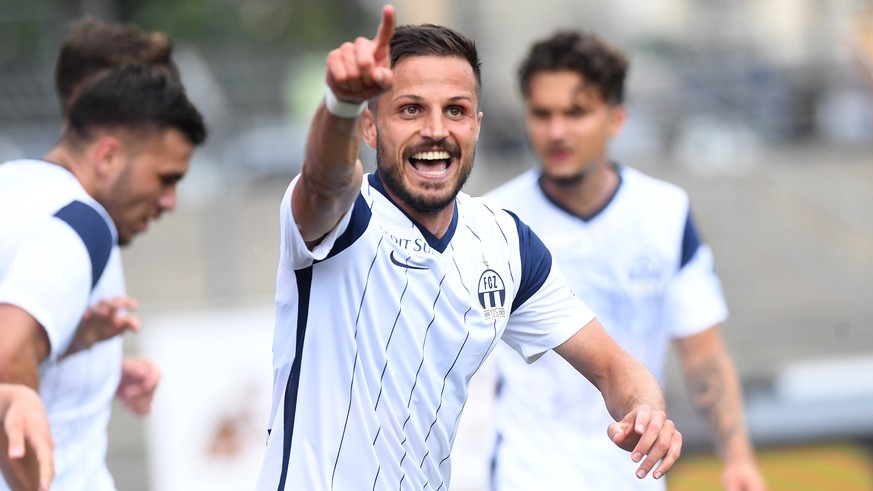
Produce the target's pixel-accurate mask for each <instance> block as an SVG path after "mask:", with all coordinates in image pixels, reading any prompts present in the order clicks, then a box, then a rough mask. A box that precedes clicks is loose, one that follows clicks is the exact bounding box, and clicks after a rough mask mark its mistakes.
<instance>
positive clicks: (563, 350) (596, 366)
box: [555, 319, 665, 421]
mask: <svg viewBox="0 0 873 491" xmlns="http://www.w3.org/2000/svg"><path fill="white" fill-rule="evenodd" d="M555 352H557V353H558V354H559V355H561V356H562V357H563V358H564V359H566V360H567V361H568V362H570V364H571V365H573V367H574V368H576V370H578V371H579V373H581V374H582V375H584V376H585V378H587V379H588V380H589V381H590V382H591V383H592V384H594V386H595V387H597V389H598V390H600V392H601V394H602V396H603V400H604V402H605V403H606V408H607V410H608V411H609V414H610V415H611V416H612V417H613V418H614V419H615V420H616V421H618V420H620V419H622V418H624V417H625V415H627V414H628V413H630V412H631V411H633V410H634V409H635V408H637V407H638V406H640V405H641V404H647V405H649V407H651V408H652V409H654V410H661V411H663V410H664V407H665V404H664V396H663V392H662V391H661V387H660V385H658V381H657V380H656V379H655V377H654V376H653V375H652V373H651V372H650V371H649V370H648V369H647V368H646V367H645V365H643V364H642V363H640V362H639V361H638V360H637V359H635V358H634V357H632V356H631V355H630V354H628V352H627V351H625V350H624V349H622V348H621V347H620V346H619V345H618V344H617V343H616V342H615V340H613V339H612V338H611V337H610V336H609V334H607V333H606V331H605V330H604V329H603V326H602V325H601V324H600V322H599V321H598V320H597V319H594V320H592V321H591V322H590V323H588V325H586V326H585V327H584V328H583V329H581V330H580V331H579V332H578V333H576V334H575V335H573V337H571V338H570V339H569V340H567V341H566V342H565V343H564V344H562V345H560V346H558V347H557V348H555Z"/></svg>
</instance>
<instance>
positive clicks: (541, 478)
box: [490, 32, 765, 491]
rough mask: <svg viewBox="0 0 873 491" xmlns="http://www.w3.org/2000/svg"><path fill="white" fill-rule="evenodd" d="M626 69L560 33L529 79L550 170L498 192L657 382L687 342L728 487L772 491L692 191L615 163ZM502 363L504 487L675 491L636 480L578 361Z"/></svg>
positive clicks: (537, 53) (581, 39) (531, 119)
mask: <svg viewBox="0 0 873 491" xmlns="http://www.w3.org/2000/svg"><path fill="white" fill-rule="evenodd" d="M626 70H627V62H626V60H625V58H624V56H623V55H622V54H621V53H619V52H618V51H617V50H616V49H614V48H612V47H611V46H608V45H606V44H605V43H603V42H602V41H601V40H600V39H598V38H597V37H595V36H592V35H589V34H582V33H577V32H559V33H557V34H555V35H554V36H553V37H551V38H549V39H546V40H544V41H541V42H538V43H536V44H534V46H533V47H532V48H531V50H530V52H529V54H528V55H527V57H526V58H525V60H524V61H523V63H522V65H521V69H520V71H519V78H520V85H521V92H522V95H523V96H524V98H525V102H526V106H527V135H528V138H529V140H530V144H531V147H532V148H533V151H534V153H535V154H536V156H537V158H538V159H539V162H540V168H539V169H534V170H530V171H528V172H527V173H525V174H523V175H521V176H519V177H517V178H515V179H513V180H512V181H510V182H508V183H506V184H504V185H503V186H501V187H499V188H498V189H496V190H495V191H493V192H492V193H490V196H491V197H493V198H495V199H496V200H497V201H498V202H499V203H500V205H501V206H503V207H505V208H506V209H508V210H510V211H512V212H514V213H516V214H517V215H518V216H519V217H520V218H521V219H522V220H529V221H530V222H529V223H531V227H532V228H533V229H534V231H535V232H536V233H537V235H539V236H540V237H541V238H542V239H543V242H544V243H545V244H546V245H547V246H548V247H549V249H550V250H551V251H552V253H553V254H554V257H555V260H556V262H557V263H558V264H559V265H560V266H561V268H562V270H563V271H564V272H565V273H566V274H567V280H568V282H569V283H570V286H571V287H572V289H573V291H574V292H575V293H576V294H577V295H579V296H580V297H581V298H584V299H586V301H587V302H589V305H591V306H592V308H593V309H594V310H595V311H596V312H597V313H598V317H599V318H600V320H601V321H602V322H603V325H604V326H605V328H606V330H607V331H608V332H609V334H610V335H611V336H612V337H613V338H614V339H615V340H616V342H618V344H620V345H621V346H622V347H623V348H624V349H626V350H627V351H628V352H630V353H631V354H632V355H633V356H634V357H636V358H637V359H639V360H641V361H642V362H643V363H644V364H645V365H646V366H647V367H648V368H649V369H650V370H652V372H653V373H655V374H657V376H658V377H659V378H660V377H662V372H663V367H664V358H665V355H666V352H667V348H668V342H669V341H670V340H671V339H673V340H675V342H676V345H677V348H678V353H679V356H680V358H681V361H682V367H683V370H684V373H685V377H686V379H687V382H688V385H689V388H690V391H691V395H692V397H693V398H694V401H695V403H696V404H697V406H698V407H699V408H700V410H701V411H702V412H703V413H704V415H705V416H706V418H707V419H708V421H709V423H710V425H711V426H712V429H713V431H714V433H715V436H716V438H717V441H718V443H719V448H720V450H721V453H722V455H723V457H724V460H725V467H724V472H723V479H722V480H723V484H724V486H725V489H728V490H737V491H739V490H745V491H760V490H762V489H764V488H765V485H764V482H763V479H762V477H761V474H760V472H759V470H758V468H757V465H756V463H755V457H754V453H753V451H752V447H751V445H750V443H749V438H748V435H747V433H746V430H745V426H744V423H743V411H742V404H741V396H740V387H739V383H738V380H737V375H736V373H735V371H734V368H733V365H732V363H731V360H730V358H729V356H728V354H727V352H726V350H725V347H724V344H723V342H722V340H721V337H720V335H719V328H718V324H719V323H720V322H722V321H723V320H724V319H725V318H726V316H727V309H726V306H725V302H724V298H723V297H722V293H721V286H720V283H719V280H718V278H717V277H716V275H715V272H714V269H713V260H712V253H711V251H710V249H709V248H708V247H707V246H706V245H705V244H704V243H702V242H701V241H700V237H699V235H698V234H697V231H696V229H695V226H694V222H693V221H692V219H691V215H690V212H689V205H688V196H687V195H686V194H685V192H684V191H682V190H681V189H679V188H677V187H676V186H673V185H671V184H667V183H665V182H662V181H658V180H655V179H653V178H651V177H648V176H646V175H644V174H642V173H640V172H638V171H636V170H634V169H632V168H629V167H625V166H622V165H619V164H617V163H614V162H612V161H610V158H609V154H608V147H609V142H610V140H611V139H612V138H613V137H614V136H615V135H616V134H618V132H619V131H620V129H621V127H622V124H623V123H624V120H625V109H624V107H623V106H622V99H623V87H624V78H625V72H626ZM519 196H524V199H522V200H520V199H518V197H519ZM495 358H496V367H497V374H498V377H499V381H498V384H499V387H500V390H499V393H498V395H497V400H496V402H495V409H496V413H497V414H496V429H497V438H496V442H497V443H496V446H495V453H494V459H493V463H492V464H493V465H492V470H493V473H492V478H493V483H492V485H493V489H496V490H500V491H510V490H531V489H549V490H551V491H569V490H578V489H609V490H610V491H620V490H631V489H633V490H638V489H664V483H663V482H658V481H653V480H651V479H647V480H645V481H638V480H636V479H634V478H633V477H632V475H631V473H630V471H631V470H632V469H629V465H628V464H629V463H628V462H627V460H626V458H625V456H624V455H623V453H622V452H620V451H617V450H618V449H616V448H615V447H614V445H612V444H611V443H610V442H609V441H608V440H607V439H606V438H604V436H603V432H602V430H601V428H602V425H604V424H607V423H608V422H609V421H611V416H610V412H608V411H607V410H606V408H604V407H603V404H602V402H601V401H600V395H599V394H598V393H597V391H596V390H595V389H594V388H593V387H590V386H586V385H584V384H580V383H579V376H578V374H577V373H576V371H575V370H573V368H572V367H571V366H569V365H567V364H566V363H565V362H564V361H563V360H561V359H560V358H559V357H557V356H554V355H553V354H551V353H547V354H545V355H544V356H543V357H542V359H541V360H539V361H538V362H537V363H535V364H533V365H531V366H527V365H526V364H524V363H521V362H520V360H519V359H518V357H517V356H514V354H513V353H511V352H510V350H509V349H507V348H505V347H501V348H498V350H497V353H496V354H495Z"/></svg>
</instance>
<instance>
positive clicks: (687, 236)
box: [679, 210, 700, 269]
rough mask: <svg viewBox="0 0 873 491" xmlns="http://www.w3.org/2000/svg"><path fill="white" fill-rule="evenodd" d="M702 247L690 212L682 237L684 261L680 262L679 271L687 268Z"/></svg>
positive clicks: (689, 211)
mask: <svg viewBox="0 0 873 491" xmlns="http://www.w3.org/2000/svg"><path fill="white" fill-rule="evenodd" d="M699 247H700V236H699V235H698V234H697V227H695V226H694V220H693V219H692V218H691V210H688V217H686V218H685V232H684V233H683V235H682V259H681V260H680V261H679V269H682V268H684V267H685V265H686V264H688V262H689V261H691V258H693V257H694V254H695V253H696V252H697V249H698V248H699Z"/></svg>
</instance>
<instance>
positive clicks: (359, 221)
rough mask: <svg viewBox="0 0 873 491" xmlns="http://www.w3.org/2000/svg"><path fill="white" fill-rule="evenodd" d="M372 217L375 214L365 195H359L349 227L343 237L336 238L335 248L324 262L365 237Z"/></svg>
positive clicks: (353, 207) (353, 206)
mask: <svg viewBox="0 0 873 491" xmlns="http://www.w3.org/2000/svg"><path fill="white" fill-rule="evenodd" d="M372 216H373V212H372V211H370V206H369V205H368V204H367V200H366V199H364V195H363V194H358V198H357V199H355V204H354V205H352V216H351V221H350V222H349V226H348V227H347V228H346V230H345V232H343V233H342V235H340V236H339V237H337V238H336V242H334V244H333V248H331V250H330V252H329V253H328V254H327V257H325V258H324V259H322V261H324V260H325V259H328V258H331V257H333V256H336V255H337V254H339V253H340V252H342V251H344V250H346V249H348V248H349V247H350V246H351V245H352V244H354V243H355V241H356V240H358V239H359V238H360V237H361V236H362V235H364V231H365V230H367V226H368V225H369V224H370V217H372Z"/></svg>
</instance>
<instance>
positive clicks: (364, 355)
mask: <svg viewBox="0 0 873 491" xmlns="http://www.w3.org/2000/svg"><path fill="white" fill-rule="evenodd" d="M296 183H297V180H296V179H295V180H294V181H293V182H292V183H291V185H290V186H289V188H288V191H287V192H286V194H285V197H284V199H283V201H282V205H281V211H280V214H281V256H280V261H279V272H278V278H277V292H276V331H275V337H274V341H273V343H274V344H273V366H274V381H275V385H274V394H273V410H272V415H271V418H270V421H271V430H270V433H269V438H268V444H267V453H266V457H265V459H264V464H263V467H262V470H261V476H260V481H259V484H258V488H257V489H259V490H265V491H266V490H270V491H274V490H285V489H287V490H298V489H305V490H309V491H318V490H341V491H346V490H384V489H397V490H407V489H408V490H412V489H415V490H431V491H436V490H443V491H445V490H446V489H448V488H449V479H450V474H451V464H450V459H449V453H450V451H451V448H452V443H453V442H454V440H455V433H456V431H457V428H458V422H459V419H460V416H461V411H462V409H463V407H464V403H465V401H466V399H467V388H468V383H469V381H470V378H471V377H472V376H473V374H474V373H475V372H476V370H477V369H478V368H479V367H480V366H481V365H482V362H483V361H484V360H485V357H486V356H488V354H489V353H490V352H491V350H492V349H493V347H494V346H495V345H496V344H497V342H498V340H500V339H501V337H502V338H503V339H504V340H506V341H507V343H509V344H510V345H512V346H513V348H515V349H516V350H517V351H518V352H519V353H520V354H521V355H522V356H523V357H524V358H526V359H527V360H531V361H532V360H534V359H536V358H538V357H539V356H541V355H542V354H543V353H544V352H546V351H547V350H550V349H551V348H554V347H555V346H558V345H559V344H561V343H563V342H564V341H565V340H567V339H568V338H569V337H570V336H572V335H573V334H574V333H576V332H578V330H579V329H580V328H582V327H583V326H584V325H585V324H587V323H588V322H590V321H591V319H593V314H592V312H591V311H590V310H589V309H588V308H587V307H586V306H585V304H583V303H582V302H581V301H580V300H578V299H576V298H575V297H574V296H573V294H572V292H571V291H570V289H569V288H568V287H567V284H566V282H565V280H564V278H563V276H562V275H561V273H560V272H559V271H558V270H557V269H556V268H555V267H554V265H553V264H552V261H551V256H550V255H549V253H548V251H547V250H546V249H545V247H544V246H543V245H542V242H540V240H539V239H537V238H536V236H535V235H533V234H532V233H531V232H530V229H529V228H528V227H527V226H525V225H524V224H523V223H521V222H518V221H517V220H516V219H515V218H514V217H512V216H511V215H510V214H508V213H506V212H504V211H502V210H500V209H499V208H496V207H494V206H491V205H489V204H488V203H487V202H485V201H483V200H481V199H473V198H470V197H469V196H466V195H464V194H461V195H459V196H458V198H457V199H456V200H455V214H454V218H453V220H452V223H451V226H450V228H449V230H448V231H447V232H446V234H445V235H444V236H443V237H442V238H440V239H437V238H436V237H435V236H433V235H432V234H430V233H429V232H427V231H426V230H425V229H424V228H423V227H421V226H419V225H418V224H416V223H415V222H414V221H413V220H412V219H410V218H409V217H408V216H407V215H406V214H404V213H403V212H402V211H401V210H400V209H399V208H398V207H397V206H396V205H395V204H394V203H393V202H392V201H391V200H390V199H389V198H387V197H386V195H385V193H384V188H382V184H381V182H380V181H379V180H378V178H377V177H376V175H374V174H368V175H367V176H365V179H364V182H363V184H362V186H361V194H360V195H359V196H358V198H357V201H356V202H355V204H354V206H353V207H352V209H351V210H350V211H349V212H348V213H347V214H346V215H345V216H344V218H343V219H342V220H341V222H340V223H339V225H338V226H337V227H336V229H335V230H333V231H332V232H331V233H329V234H328V235H327V236H326V237H325V238H324V239H323V240H322V241H321V243H320V244H319V245H318V246H317V247H316V248H315V249H314V250H313V251H309V250H308V249H307V247H306V245H305V243H304V241H303V240H302V238H301V236H300V233H299V231H298V229H297V226H296V224H295V223H294V219H293V214H292V212H291V200H290V196H291V191H292V189H293V188H294V186H295V184H296Z"/></svg>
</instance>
